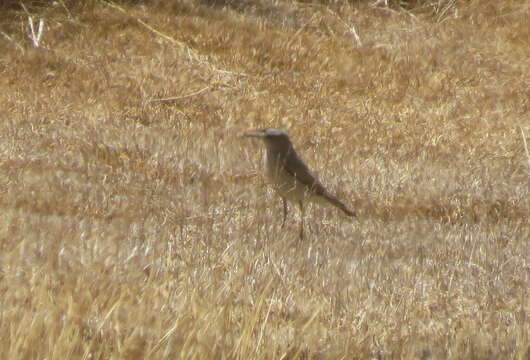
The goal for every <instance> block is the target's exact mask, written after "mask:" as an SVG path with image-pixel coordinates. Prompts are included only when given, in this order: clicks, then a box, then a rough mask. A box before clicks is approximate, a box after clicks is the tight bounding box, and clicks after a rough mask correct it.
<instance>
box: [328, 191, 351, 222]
mask: <svg viewBox="0 0 530 360" xmlns="http://www.w3.org/2000/svg"><path fill="white" fill-rule="evenodd" d="M326 199H327V200H328V201H329V202H330V203H332V204H333V205H335V206H336V207H338V208H339V209H341V210H342V211H343V212H344V213H345V214H346V215H348V216H352V217H353V216H357V214H356V213H355V211H353V210H350V209H349V208H348V207H347V206H346V205H344V203H342V201H340V200H339V199H337V198H336V197H335V196H333V195H330V194H327V196H326Z"/></svg>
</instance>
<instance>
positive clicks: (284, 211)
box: [282, 196, 287, 229]
mask: <svg viewBox="0 0 530 360" xmlns="http://www.w3.org/2000/svg"><path fill="white" fill-rule="evenodd" d="M282 202H283V222H282V229H283V227H284V226H285V220H286V219H287V201H286V200H285V198H284V197H283V196H282Z"/></svg>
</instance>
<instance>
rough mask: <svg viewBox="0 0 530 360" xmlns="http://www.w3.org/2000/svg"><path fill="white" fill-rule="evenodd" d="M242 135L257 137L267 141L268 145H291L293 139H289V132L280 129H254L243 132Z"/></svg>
mask: <svg viewBox="0 0 530 360" xmlns="http://www.w3.org/2000/svg"><path fill="white" fill-rule="evenodd" d="M241 136H245V137H257V138H260V139H262V140H263V141H265V143H266V144H267V145H272V146H282V145H284V146H285V145H287V146H289V145H290V144H291V140H290V139H289V136H288V135H287V133H286V132H285V131H283V130H279V129H262V130H254V131H249V132H245V133H243V134H241Z"/></svg>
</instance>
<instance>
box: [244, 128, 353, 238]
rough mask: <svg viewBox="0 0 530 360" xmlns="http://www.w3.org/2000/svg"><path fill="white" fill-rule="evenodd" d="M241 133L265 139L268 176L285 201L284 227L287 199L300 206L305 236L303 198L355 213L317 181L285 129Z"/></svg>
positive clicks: (301, 229) (301, 233) (349, 213)
mask: <svg viewBox="0 0 530 360" xmlns="http://www.w3.org/2000/svg"><path fill="white" fill-rule="evenodd" d="M241 136H247V137H258V138H260V139H262V140H263V141H264V142H265V146H266V147H267V158H266V173H267V178H268V180H269V181H270V182H271V183H272V185H273V187H274V189H275V190H276V192H277V193H278V194H279V195H280V196H281V198H282V202H283V222H282V228H283V227H284V225H285V220H286V218H287V202H286V200H288V201H291V202H294V203H298V205H299V206H300V214H301V226H300V238H303V237H304V202H305V201H307V200H309V201H314V202H319V203H330V204H332V205H334V206H336V207H338V208H339V209H341V210H342V211H343V212H344V213H345V214H346V215H348V216H356V214H355V212H354V211H352V210H350V209H349V208H348V207H347V206H346V205H344V204H343V203H342V202H341V201H340V200H339V199H337V198H336V197H335V196H333V195H332V194H330V193H329V192H328V191H327V190H326V189H325V188H324V186H323V185H322V184H321V183H320V182H319V181H318V179H317V178H316V176H315V175H313V173H312V172H311V171H310V170H309V168H308V167H307V165H306V164H305V163H304V162H303V161H302V159H301V158H300V156H299V155H298V153H297V152H296V150H295V149H294V147H293V143H292V142H291V139H289V136H288V135H287V133H286V132H285V131H282V130H278V129H263V130H257V131H250V132H247V133H243V134H242V135H241Z"/></svg>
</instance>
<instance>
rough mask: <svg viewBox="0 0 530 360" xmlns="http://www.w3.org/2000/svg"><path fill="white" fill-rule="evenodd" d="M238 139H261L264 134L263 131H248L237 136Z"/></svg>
mask: <svg viewBox="0 0 530 360" xmlns="http://www.w3.org/2000/svg"><path fill="white" fill-rule="evenodd" d="M239 136H240V137H263V136H265V134H264V133H263V131H249V132H244V133H241V134H239Z"/></svg>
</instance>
